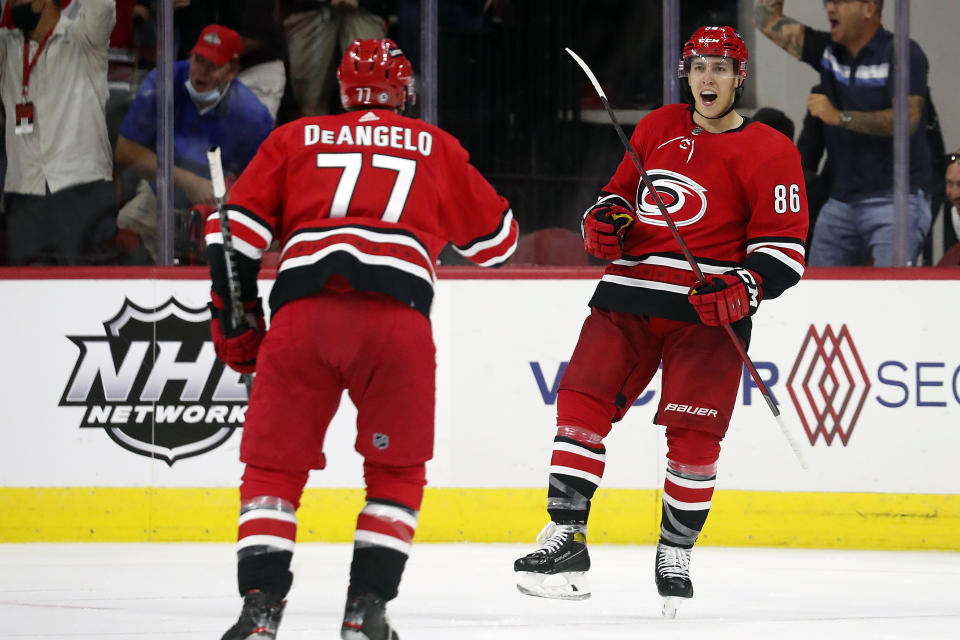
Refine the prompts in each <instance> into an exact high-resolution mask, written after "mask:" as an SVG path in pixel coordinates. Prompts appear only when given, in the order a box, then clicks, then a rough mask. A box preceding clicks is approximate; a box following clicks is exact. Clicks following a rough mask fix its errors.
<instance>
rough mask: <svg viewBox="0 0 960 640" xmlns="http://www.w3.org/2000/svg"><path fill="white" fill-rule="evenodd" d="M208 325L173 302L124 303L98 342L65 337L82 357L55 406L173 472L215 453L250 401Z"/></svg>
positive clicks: (203, 316) (205, 313) (204, 314)
mask: <svg viewBox="0 0 960 640" xmlns="http://www.w3.org/2000/svg"><path fill="white" fill-rule="evenodd" d="M209 321H210V311H209V310H208V309H207V308H205V307H204V308H200V309H192V308H190V307H187V306H185V305H183V304H181V303H180V302H179V301H177V300H176V299H174V298H170V299H169V300H168V301H167V302H165V303H164V304H163V305H161V306H159V307H157V308H155V309H147V308H143V307H140V306H138V305H136V304H134V303H133V302H131V301H130V300H124V302H123V305H122V306H121V308H120V311H118V312H117V314H116V315H115V316H114V317H113V318H111V319H110V320H107V321H105V322H104V323H103V326H104V334H103V335H95V336H67V338H68V339H69V340H71V341H72V342H73V343H74V344H76V345H77V347H78V348H79V349H80V354H79V356H78V357H77V363H76V365H75V366H74V369H73V373H72V374H71V375H70V380H69V382H68V383H67V386H66V388H65V389H64V392H63V396H62V398H61V399H60V406H61V407H78V406H79V407H84V408H85V409H86V410H85V412H84V416H83V419H82V421H81V423H80V427H81V428H84V429H88V428H97V429H103V430H104V431H105V432H106V434H107V435H108V436H109V437H110V438H111V439H112V440H113V441H114V442H115V443H117V444H118V445H120V446H121V447H123V448H124V449H126V450H127V451H131V452H133V453H136V454H138V455H142V456H147V457H150V458H157V459H160V460H163V461H164V462H166V463H167V464H168V465H171V466H172V465H173V463H174V462H176V461H177V460H181V459H183V458H189V457H191V456H197V455H200V454H202V453H205V452H207V451H210V450H212V449H214V448H216V447H218V446H220V445H221V444H223V443H224V442H225V441H226V440H227V438H229V437H230V435H231V434H232V433H233V431H234V430H235V429H236V428H238V427H240V426H242V425H243V420H244V415H245V412H246V405H247V394H246V388H245V387H244V386H243V384H242V382H241V380H240V374H238V373H237V372H235V371H233V370H232V369H230V368H228V367H226V366H225V365H224V364H223V363H222V362H220V361H219V360H218V359H217V357H216V354H215V353H214V350H213V343H212V342H211V341H210V332H209V328H208V323H209Z"/></svg>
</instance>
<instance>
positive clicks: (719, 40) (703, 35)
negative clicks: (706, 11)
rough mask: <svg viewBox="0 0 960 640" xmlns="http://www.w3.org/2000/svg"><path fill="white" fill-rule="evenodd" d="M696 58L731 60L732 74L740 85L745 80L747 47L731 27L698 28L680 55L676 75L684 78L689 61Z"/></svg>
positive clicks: (688, 68)
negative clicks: (714, 57) (711, 57)
mask: <svg viewBox="0 0 960 640" xmlns="http://www.w3.org/2000/svg"><path fill="white" fill-rule="evenodd" d="M696 56H718V57H721V58H732V59H733V61H734V69H733V71H734V73H735V74H736V75H737V77H739V78H740V84H741V85H743V82H744V81H745V80H746V79H747V59H748V58H749V56H748V55H747V45H746V43H745V42H744V41H743V37H742V36H741V35H740V34H739V33H738V32H737V30H736V29H734V28H733V27H700V28H699V29H697V30H696V31H695V32H694V34H693V35H692V36H690V39H689V40H687V43H686V44H685V45H683V53H682V54H681V55H680V69H679V71H678V73H677V75H678V76H679V77H681V78H685V77H687V76H688V75H689V73H690V65H689V62H690V59H691V58H693V57H696Z"/></svg>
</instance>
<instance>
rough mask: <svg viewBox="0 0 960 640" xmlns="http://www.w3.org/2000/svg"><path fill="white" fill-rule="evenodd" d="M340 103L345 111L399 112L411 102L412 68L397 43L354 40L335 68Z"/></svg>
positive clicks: (388, 40)
mask: <svg viewBox="0 0 960 640" xmlns="http://www.w3.org/2000/svg"><path fill="white" fill-rule="evenodd" d="M337 80H339V81H340V102H341V103H342V104H343V108H344V109H355V108H358V107H391V108H394V109H396V108H402V107H403V106H405V100H406V99H407V98H410V99H411V100H412V99H413V95H414V94H413V67H412V66H411V65H410V61H409V60H407V57H406V56H405V55H403V51H401V50H400V47H398V46H397V43H396V42H394V41H393V40H391V39H390V38H384V39H382V40H354V41H353V43H352V44H351V45H350V46H349V47H348V48H347V51H346V53H344V54H343V60H342V61H341V62H340V66H339V67H337Z"/></svg>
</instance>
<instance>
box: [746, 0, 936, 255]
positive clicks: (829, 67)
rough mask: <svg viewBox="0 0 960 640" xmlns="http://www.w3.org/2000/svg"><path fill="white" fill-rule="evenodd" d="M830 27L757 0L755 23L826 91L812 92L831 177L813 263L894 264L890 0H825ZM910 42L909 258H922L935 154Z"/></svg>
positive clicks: (923, 80) (775, 1)
mask: <svg viewBox="0 0 960 640" xmlns="http://www.w3.org/2000/svg"><path fill="white" fill-rule="evenodd" d="M823 5H824V8H825V9H826V12H827V18H828V20H829V22H830V31H829V32H826V31H817V30H815V29H812V28H810V27H808V26H806V25H804V24H801V23H800V22H798V21H796V20H794V19H792V18H789V17H787V16H785V15H784V14H783V0H756V3H755V5H754V23H755V24H756V26H757V27H758V28H759V29H761V30H762V31H763V33H764V35H766V36H767V37H768V38H770V39H771V40H772V41H773V42H774V43H776V44H777V45H779V46H780V47H781V48H783V49H784V50H785V51H787V53H789V54H791V55H792V56H794V57H795V58H797V59H799V60H802V61H803V62H806V63H807V64H809V65H810V66H812V67H813V68H814V69H816V70H817V71H818V72H819V73H820V85H821V88H822V92H820V93H811V94H810V96H809V97H808V99H807V108H808V111H809V113H810V114H811V115H812V116H813V117H816V118H819V119H820V120H821V121H823V124H824V140H825V142H826V148H827V153H828V156H829V158H830V161H831V162H830V166H831V172H832V174H833V175H832V176H831V178H832V186H831V192H830V198H829V199H828V200H827V202H826V203H825V204H824V205H823V207H822V208H821V210H820V214H819V216H818V218H817V223H816V226H815V228H814V230H813V242H812V245H811V246H810V247H809V248H808V255H807V264H809V265H811V266H831V267H832V266H850V265H869V264H872V265H874V266H891V265H892V264H893V253H894V248H893V226H894V203H893V126H894V113H893V97H894V74H895V72H896V69H895V68H894V58H893V55H894V52H893V50H894V46H893V44H894V43H893V40H894V38H893V34H892V33H891V32H889V31H887V30H886V29H884V28H883V25H882V23H881V12H882V11H883V0H827V1H826V2H824V3H823ZM928 70H929V64H928V62H927V57H926V55H924V53H923V50H921V48H920V46H919V45H918V44H917V43H916V42H913V41H912V40H911V41H910V51H909V71H910V86H909V110H910V198H909V228H908V248H907V260H908V261H909V262H910V263H915V261H916V258H917V256H918V254H919V253H920V250H921V248H922V247H923V242H924V238H925V237H926V235H927V232H928V231H929V229H930V220H931V212H930V183H931V168H930V167H931V165H930V162H931V159H930V149H929V145H928V143H927V139H926V136H925V134H926V130H927V125H928V123H929V117H930V116H929V112H930V110H929V109H928V108H927V104H926V102H927V98H926V97H927V95H928V88H927V73H928Z"/></svg>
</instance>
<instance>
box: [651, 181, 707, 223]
mask: <svg viewBox="0 0 960 640" xmlns="http://www.w3.org/2000/svg"><path fill="white" fill-rule="evenodd" d="M647 175H648V176H649V178H650V182H651V183H652V184H653V186H654V188H655V189H656V190H657V194H658V195H659V196H660V202H662V203H663V206H664V207H665V208H666V209H667V213H669V214H670V217H671V218H672V219H673V222H674V223H675V224H676V225H677V226H678V227H682V226H685V225H688V224H693V223H694V222H696V221H697V220H699V219H700V218H702V217H703V214H704V213H705V212H706V211H707V197H706V196H705V195H704V194H705V193H706V192H707V190H706V188H704V187H702V186H700V185H699V184H697V183H696V182H694V181H693V180H691V179H690V178H688V177H687V176H685V175H682V174H679V173H674V172H673V171H667V170H666V169H655V170H653V171H649V172H648V173H647ZM637 217H639V218H640V220H641V221H642V222H645V223H647V224H652V225H654V226H658V227H665V226H667V221H666V220H664V218H663V214H662V213H660V208H659V207H658V206H657V201H656V198H654V197H653V193H652V192H651V191H650V190H649V189H647V185H646V183H645V182H644V181H643V180H641V181H640V184H639V185H638V187H637Z"/></svg>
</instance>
